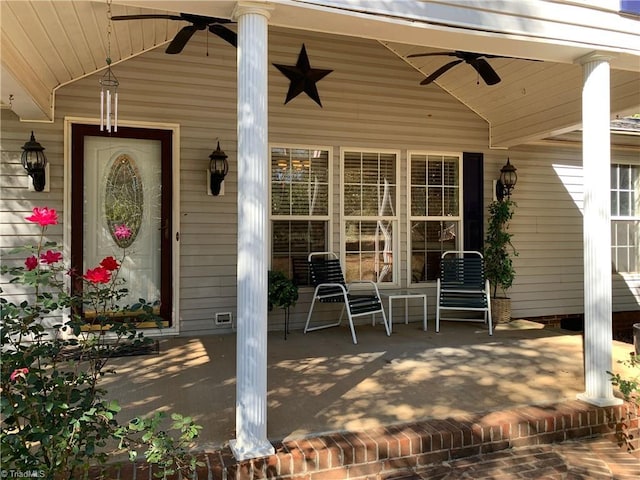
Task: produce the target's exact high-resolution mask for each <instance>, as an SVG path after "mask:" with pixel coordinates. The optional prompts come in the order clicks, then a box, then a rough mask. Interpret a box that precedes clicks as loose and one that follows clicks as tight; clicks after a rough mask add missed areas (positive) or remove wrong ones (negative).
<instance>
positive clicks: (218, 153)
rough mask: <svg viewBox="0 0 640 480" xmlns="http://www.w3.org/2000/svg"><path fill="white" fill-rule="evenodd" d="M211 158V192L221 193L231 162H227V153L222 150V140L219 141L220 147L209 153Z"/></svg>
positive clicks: (213, 193)
mask: <svg viewBox="0 0 640 480" xmlns="http://www.w3.org/2000/svg"><path fill="white" fill-rule="evenodd" d="M209 158H210V161H209V175H210V185H211V187H210V188H211V194H212V195H219V194H220V187H221V186H222V181H223V180H224V177H226V176H227V173H228V172H229V162H227V155H226V154H225V153H224V152H223V151H222V150H220V142H218V147H217V148H216V149H215V150H214V151H213V153H212V154H211V155H209Z"/></svg>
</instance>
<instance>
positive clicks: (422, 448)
mask: <svg viewBox="0 0 640 480" xmlns="http://www.w3.org/2000/svg"><path fill="white" fill-rule="evenodd" d="M638 415H639V408H638V406H636V405H634V404H632V403H625V404H623V405H620V406H614V407H596V406H593V405H589V404H587V403H584V402H581V401H579V400H575V401H567V402H563V403H558V404H554V405H548V406H540V407H535V406H529V407H523V408H517V409H513V410H504V411H499V412H491V413H487V414H484V415H475V416H466V417H458V418H455V419H446V420H425V421H420V422H414V423H406V424H398V425H392V426H386V427H380V428H378V429H373V430H367V431H362V432H336V433H331V434H327V435H322V436H318V437H312V438H304V439H299V440H291V441H286V442H281V441H278V442H273V445H274V447H275V450H276V453H275V454H274V455H271V456H269V457H264V458H258V459H253V460H247V461H243V462H237V461H236V460H235V458H234V457H233V455H232V453H231V450H230V449H229V448H228V447H224V448H222V449H221V450H219V451H214V452H206V453H203V454H202V455H201V458H200V460H201V461H202V462H203V463H204V466H203V467H199V468H198V470H197V471H196V472H195V473H194V475H193V476H190V477H189V478H190V479H194V480H203V479H204V480H252V479H280V480H346V479H349V480H365V479H366V480H379V479H384V478H386V477H387V476H389V475H391V474H392V473H393V472H394V471H397V470H400V469H407V468H417V467H423V466H425V465H429V464H434V463H440V462H443V461H447V460H452V459H456V458H462V457H468V456H472V455H478V454H481V453H489V452H495V451H499V450H504V449H508V448H512V447H522V446H528V445H541V444H549V443H557V442H562V441H565V440H575V439H578V438H585V437H593V436H604V437H606V438H608V439H610V440H613V441H618V442H619V443H620V445H621V446H620V448H621V451H625V450H626V448H627V447H626V445H624V444H623V442H620V440H621V435H622V434H626V437H627V439H629V441H630V442H631V445H632V446H633V447H634V448H635V449H638V448H640V440H639V438H638V437H639V435H640V426H639V420H638ZM621 422H622V423H621ZM153 473H154V472H153V470H152V469H151V468H150V466H149V465H147V464H145V463H138V464H135V465H134V464H122V465H109V466H106V467H103V468H100V469H97V468H95V469H92V470H91V471H90V472H89V476H88V478H89V479H92V480H93V479H96V480H97V479H102V480H111V479H118V480H140V479H145V480H146V479H152V478H154V477H153ZM168 478H170V479H172V478H176V479H177V478H178V477H177V476H176V477H168Z"/></svg>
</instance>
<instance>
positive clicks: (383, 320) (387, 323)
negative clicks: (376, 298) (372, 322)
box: [374, 304, 391, 337]
mask: <svg viewBox="0 0 640 480" xmlns="http://www.w3.org/2000/svg"><path fill="white" fill-rule="evenodd" d="M381 305H382V304H381ZM380 313H381V314H382V323H384V329H385V330H386V332H387V337H390V336H391V326H390V324H389V321H388V320H387V316H386V315H385V313H384V308H383V309H382V310H380ZM374 315H375V313H374ZM374 318H375V317H374Z"/></svg>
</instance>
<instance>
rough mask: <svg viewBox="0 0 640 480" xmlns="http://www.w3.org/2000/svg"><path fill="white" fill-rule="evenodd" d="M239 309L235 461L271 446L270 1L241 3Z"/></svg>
mask: <svg viewBox="0 0 640 480" xmlns="http://www.w3.org/2000/svg"><path fill="white" fill-rule="evenodd" d="M234 18H236V19H237V22H238V51H237V55H238V270H237V272H238V313H237V357H236V379H237V385H236V439H235V440H232V441H231V449H232V451H233V454H234V456H235V457H236V459H238V460H245V459H249V458H256V457H263V456H266V455H271V454H273V453H274V448H273V446H272V445H271V443H269V441H268V440H267V287H268V284H267V269H268V224H267V221H268V211H267V209H268V208H269V197H268V192H269V189H268V179H269V169H268V162H269V155H268V153H269V152H268V143H267V142H268V135H267V122H268V115H267V98H268V97H267V67H268V63H267V53H268V52H267V36H268V35H267V21H268V18H269V8H268V5H266V4H264V3H261V2H239V3H238V5H237V6H236V10H235V11H234Z"/></svg>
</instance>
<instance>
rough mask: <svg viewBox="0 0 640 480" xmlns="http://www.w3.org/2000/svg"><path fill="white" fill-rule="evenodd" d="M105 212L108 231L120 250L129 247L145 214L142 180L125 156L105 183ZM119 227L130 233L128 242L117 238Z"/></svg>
mask: <svg viewBox="0 0 640 480" xmlns="http://www.w3.org/2000/svg"><path fill="white" fill-rule="evenodd" d="M104 211H105V215H106V221H107V229H108V230H109V233H110V234H111V238H112V239H113V241H114V242H115V243H116V245H118V246H119V247H120V248H127V247H129V246H130V245H131V244H132V243H133V242H134V241H135V239H136V237H137V236H138V233H140V227H141V225H142V214H143V211H144V195H143V185H142V178H141V177H140V172H139V171H138V168H137V166H136V164H135V162H134V160H133V159H132V158H131V157H130V156H129V155H127V154H122V155H120V156H118V157H117V158H116V159H115V161H114V162H113V164H112V165H111V170H110V171H109V175H108V177H107V181H106V182H105V195H104ZM122 225H125V226H126V227H128V228H129V230H131V235H130V236H129V237H128V238H118V237H117V236H116V229H117V228H118V227H120V226H122Z"/></svg>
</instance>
